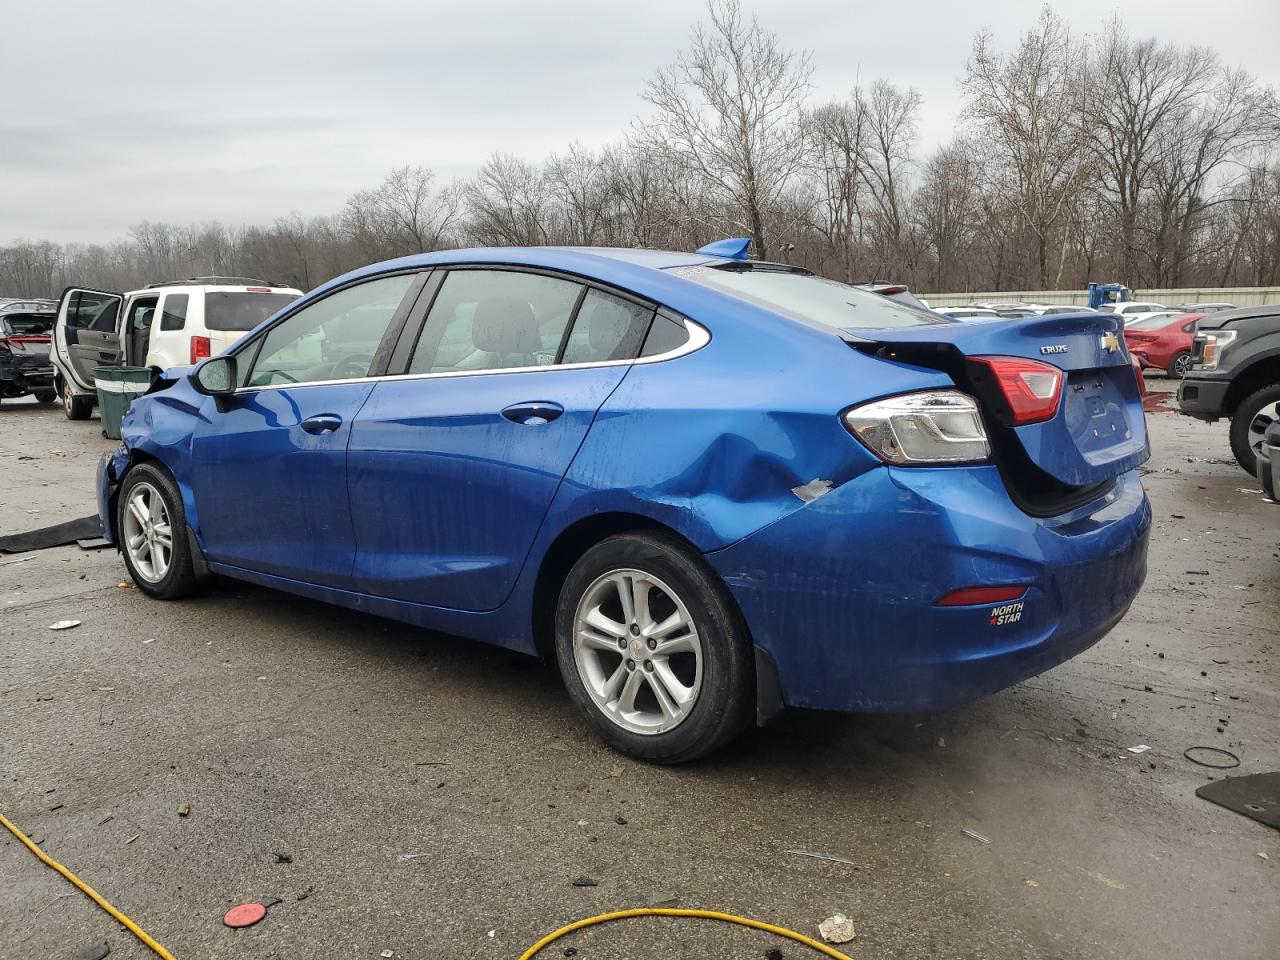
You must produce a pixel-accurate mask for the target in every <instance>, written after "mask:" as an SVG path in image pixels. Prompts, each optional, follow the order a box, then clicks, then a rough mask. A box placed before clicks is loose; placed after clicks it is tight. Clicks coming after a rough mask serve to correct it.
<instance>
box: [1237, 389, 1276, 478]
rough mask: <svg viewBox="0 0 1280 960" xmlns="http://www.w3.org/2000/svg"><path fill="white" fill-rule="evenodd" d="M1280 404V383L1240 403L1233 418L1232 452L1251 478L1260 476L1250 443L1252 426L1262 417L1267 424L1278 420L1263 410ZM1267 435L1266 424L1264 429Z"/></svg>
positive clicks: (1252, 394) (1256, 392)
mask: <svg viewBox="0 0 1280 960" xmlns="http://www.w3.org/2000/svg"><path fill="white" fill-rule="evenodd" d="M1276 403H1280V383H1276V384H1272V385H1271V386H1269V387H1263V388H1262V389H1261V390H1255V391H1254V392H1253V393H1251V394H1249V396H1247V397H1245V398H1244V399H1243V400H1241V401H1240V404H1239V405H1238V406H1237V407H1236V412H1235V413H1234V414H1232V417H1231V434H1230V436H1231V452H1232V453H1233V454H1235V458H1236V463H1238V464H1240V469H1241V470H1243V471H1244V472H1245V473H1247V474H1249V476H1251V477H1256V476H1257V475H1258V457H1257V455H1256V454H1255V453H1254V451H1253V443H1251V442H1250V436H1249V433H1250V426H1251V425H1252V424H1253V423H1254V421H1255V420H1258V419H1259V418H1260V417H1265V419H1266V421H1267V424H1269V423H1270V422H1271V421H1272V420H1275V419H1276V416H1275V414H1274V413H1269V414H1263V410H1264V409H1266V408H1267V407H1270V406H1271V405H1272V404H1276ZM1262 432H1263V433H1266V424H1264V425H1263V427H1262Z"/></svg>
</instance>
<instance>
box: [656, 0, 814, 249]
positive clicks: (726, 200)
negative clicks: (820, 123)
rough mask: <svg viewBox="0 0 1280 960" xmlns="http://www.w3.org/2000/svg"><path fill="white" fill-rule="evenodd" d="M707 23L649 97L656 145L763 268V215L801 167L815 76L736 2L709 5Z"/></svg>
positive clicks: (805, 60) (805, 57) (713, 0)
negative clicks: (729, 221)
mask: <svg viewBox="0 0 1280 960" xmlns="http://www.w3.org/2000/svg"><path fill="white" fill-rule="evenodd" d="M707 14H708V17H709V20H710V23H709V24H705V25H704V24H701V23H700V24H698V25H697V26H696V27H695V28H694V31H693V38H692V42H691V44H690V46H689V49H687V50H685V51H682V52H681V53H680V54H679V55H678V56H677V57H676V62H675V63H674V64H673V65H672V66H671V67H668V68H666V69H663V70H659V71H658V73H657V74H656V75H655V76H654V78H653V79H652V80H650V81H649V83H648V85H647V87H646V89H645V93H644V97H645V99H646V100H647V101H649V103H651V104H653V106H654V107H656V108H657V111H658V116H657V118H656V121H655V124H654V126H653V127H652V128H651V131H650V132H651V134H652V137H651V142H652V143H653V146H654V147H655V148H656V149H658V150H660V151H662V152H664V153H666V154H667V155H668V156H669V157H670V158H671V160H672V161H673V162H675V163H678V164H680V165H682V166H684V167H686V168H687V169H689V170H691V171H693V172H694V173H695V174H696V175H697V176H698V178H699V179H700V180H701V181H702V183H703V186H704V189H705V190H708V191H710V192H711V193H712V194H714V195H716V196H717V197H718V198H719V199H720V201H721V202H722V204H723V205H724V206H725V207H727V208H728V210H729V211H730V212H731V214H732V215H733V217H734V227H735V228H738V229H745V230H746V231H748V232H749V233H750V234H751V238H752V240H753V241H754V243H755V251H756V255H757V256H759V257H762V258H763V257H766V256H767V255H768V250H769V245H768V238H767V236H766V227H765V217H766V211H767V210H768V208H769V207H771V206H772V205H774V204H775V203H776V201H777V200H778V198H779V197H780V196H781V195H782V194H783V192H784V191H785V190H786V188H787V186H788V184H789V183H790V181H791V179H792V178H793V177H794V176H795V174H796V173H797V171H798V170H799V169H800V166H801V164H802V163H803V160H804V140H803V138H804V130H803V125H802V124H801V122H800V120H801V107H802V103H803V99H804V97H805V94H806V93H807V92H808V89H809V78H810V76H811V75H812V73H813V68H812V66H811V64H810V59H809V54H808V53H802V54H799V55H797V54H795V53H792V52H791V51H789V50H785V49H783V48H782V47H781V45H780V44H779V42H778V38H777V37H776V36H775V35H774V34H773V33H771V32H769V31H768V30H765V29H764V28H763V27H762V26H760V23H759V21H757V20H756V18H755V17H754V16H752V17H751V18H750V20H748V19H746V17H744V15H743V12H742V6H741V4H740V3H739V0H710V2H708V4H707Z"/></svg>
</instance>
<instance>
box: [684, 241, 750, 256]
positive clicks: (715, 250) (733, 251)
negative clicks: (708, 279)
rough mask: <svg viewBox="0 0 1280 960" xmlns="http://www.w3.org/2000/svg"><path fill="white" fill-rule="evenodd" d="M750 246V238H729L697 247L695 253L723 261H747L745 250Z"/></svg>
mask: <svg viewBox="0 0 1280 960" xmlns="http://www.w3.org/2000/svg"><path fill="white" fill-rule="evenodd" d="M750 246H751V238H750V237H730V238H729V239H728V240H717V241H716V242H715V243H708V244H707V245H706V246H705V247H699V248H698V249H697V251H696V252H697V253H700V254H702V255H703V256H704V257H723V258H724V259H725V260H745V259H747V248H748V247H750Z"/></svg>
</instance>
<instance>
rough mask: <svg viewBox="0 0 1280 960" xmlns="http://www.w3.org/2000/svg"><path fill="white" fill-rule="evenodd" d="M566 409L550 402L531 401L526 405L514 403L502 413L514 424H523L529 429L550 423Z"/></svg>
mask: <svg viewBox="0 0 1280 960" xmlns="http://www.w3.org/2000/svg"><path fill="white" fill-rule="evenodd" d="M562 413H564V407H562V406H560V404H558V403H552V402H551V401H550V400H530V401H528V402H526V403H513V404H512V405H511V406H509V407H506V408H504V409H503V411H502V415H503V416H504V417H506V418H507V419H508V420H510V421H511V422H512V423H522V424H524V425H525V426H527V427H536V426H538V425H540V424H543V423H550V422H551V421H552V420H554V419H555V418H556V417H558V416H560V414H562Z"/></svg>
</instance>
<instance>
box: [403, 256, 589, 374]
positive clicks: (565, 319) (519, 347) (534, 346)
mask: <svg viewBox="0 0 1280 960" xmlns="http://www.w3.org/2000/svg"><path fill="white" fill-rule="evenodd" d="M582 293H583V287H582V284H579V283H574V282H573V281H570V280H564V279H562V278H560V277H551V276H546V275H544V274H536V273H522V272H520V271H516V270H450V271H449V273H448V274H447V275H446V276H445V278H444V282H443V283H442V284H441V286H440V291H439V292H438V293H437V294H436V298H435V302H434V303H433V304H432V305H431V312H430V313H429V314H428V315H427V320H426V323H425V324H424V325H423V328H422V335H421V336H420V337H419V338H418V344H417V346H416V347H415V348H414V352H413V358H412V359H411V360H410V362H409V371H408V372H409V373H458V372H463V371H476V370H510V369H514V368H520V367H545V366H550V365H552V364H554V363H555V362H556V357H558V356H559V355H560V350H561V345H562V341H563V340H564V335H565V331H566V330H567V329H568V326H569V319H570V318H571V317H572V316H573V311H574V308H575V307H576V306H577V304H578V298H579V297H580V296H581V295H582Z"/></svg>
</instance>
